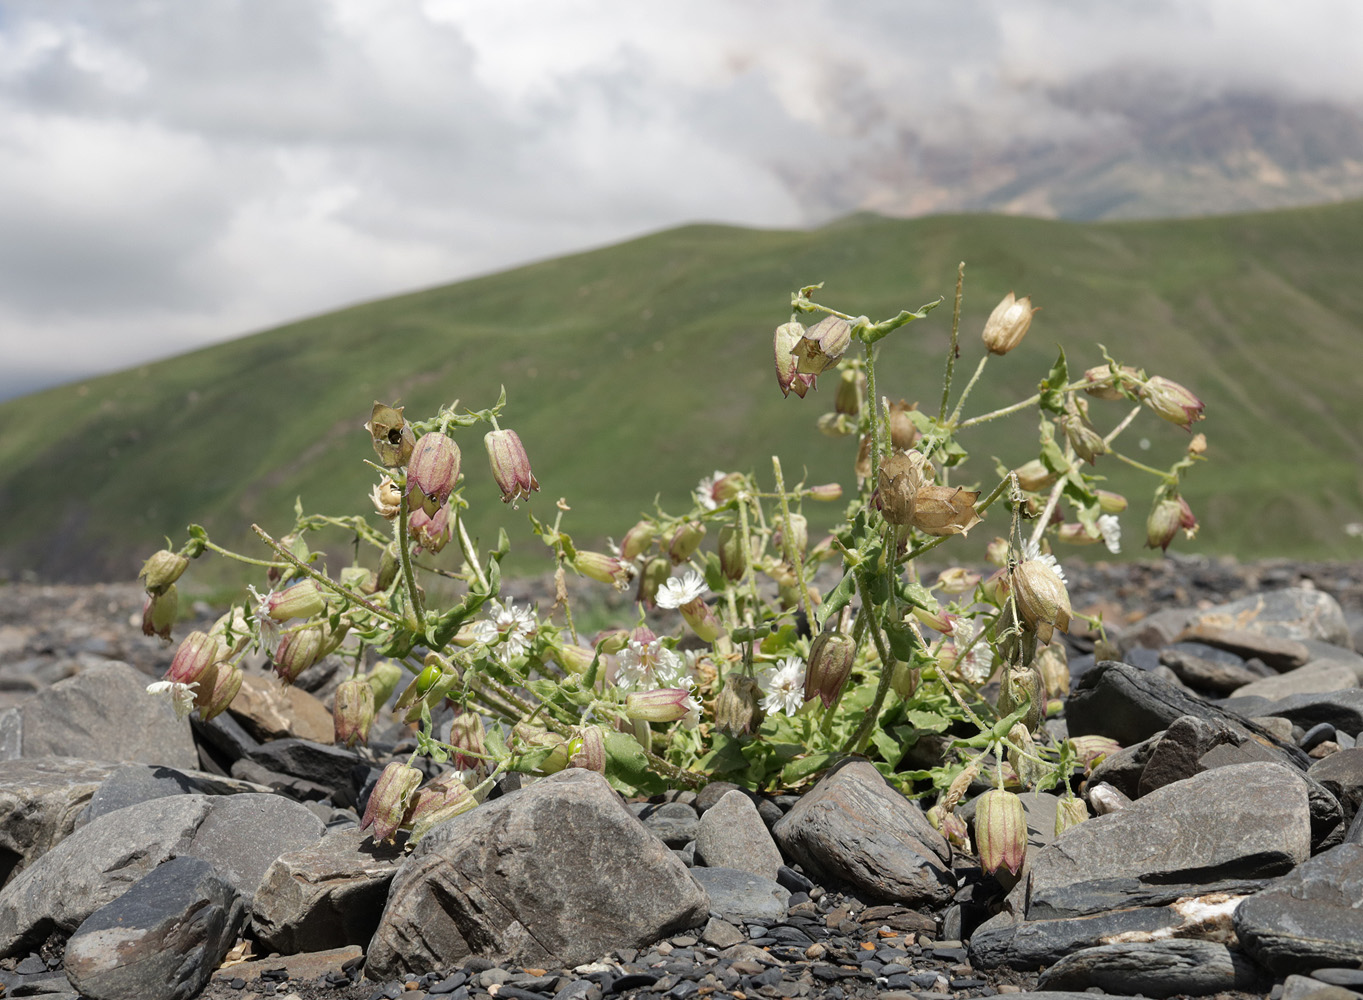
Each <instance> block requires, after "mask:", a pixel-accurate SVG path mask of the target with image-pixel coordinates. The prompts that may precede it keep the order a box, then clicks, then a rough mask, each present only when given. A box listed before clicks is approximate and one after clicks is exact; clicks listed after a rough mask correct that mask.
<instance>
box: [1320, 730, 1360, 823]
mask: <svg viewBox="0 0 1363 1000" xmlns="http://www.w3.org/2000/svg"><path fill="white" fill-rule="evenodd" d="M1306 773H1307V774H1308V775H1310V776H1311V777H1312V778H1314V779H1315V780H1316V781H1319V782H1320V783H1321V784H1322V785H1324V786H1325V788H1326V789H1327V790H1328V791H1329V792H1330V794H1331V795H1333V796H1334V797H1335V799H1336V800H1337V801H1338V802H1339V804H1340V807H1341V808H1342V809H1343V814H1344V822H1345V823H1346V824H1347V823H1351V822H1353V818H1354V816H1356V815H1357V814H1358V807H1359V806H1360V805H1363V748H1359V747H1354V748H1351V749H1349V750H1341V751H1340V752H1339V753H1332V754H1330V756H1328V757H1326V758H1324V759H1322V760H1318V761H1316V762H1315V763H1314V764H1312V765H1311V769H1310V770H1309V771H1307V772H1306Z"/></svg>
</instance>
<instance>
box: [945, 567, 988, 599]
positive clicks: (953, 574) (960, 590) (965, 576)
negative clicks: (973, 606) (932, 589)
mask: <svg viewBox="0 0 1363 1000" xmlns="http://www.w3.org/2000/svg"><path fill="white" fill-rule="evenodd" d="M979 583H980V574H978V573H975V572H972V571H971V570H968V569H966V568H964V567H963V566H952V567H951V568H950V569H944V570H942V572H940V573H938V574H937V583H936V584H935V586H936V588H937V589H938V590H940V591H941V592H942V593H944V594H953V595H955V594H968V593H970V592H971V591H972V590H974V589H975V588H976V587H977V586H979Z"/></svg>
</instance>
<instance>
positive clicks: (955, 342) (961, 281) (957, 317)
mask: <svg viewBox="0 0 1363 1000" xmlns="http://www.w3.org/2000/svg"><path fill="white" fill-rule="evenodd" d="M964 285H965V261H961V262H960V264H958V265H957V266H956V305H955V308H953V309H952V311H951V346H950V347H948V348H947V374H946V378H945V379H944V380H943V382H942V408H941V410H939V411H938V414H937V422H938V423H940V424H944V423H946V420H947V403H948V401H949V400H950V399H951V376H952V373H953V372H955V370H956V355H957V354H958V353H959V349H960V333H961V292H962V289H963V286H964Z"/></svg>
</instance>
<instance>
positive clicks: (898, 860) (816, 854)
mask: <svg viewBox="0 0 1363 1000" xmlns="http://www.w3.org/2000/svg"><path fill="white" fill-rule="evenodd" d="M772 835H773V837H775V839H776V843H777V845H778V846H779V847H780V848H781V853H782V854H783V855H784V856H785V857H786V859H787V860H789V861H790V862H791V863H792V864H796V863H798V864H800V865H802V866H803V867H804V869H805V871H806V872H807V873H809V874H810V875H811V876H812V877H814V878H823V879H834V880H838V881H842V882H847V883H850V884H851V885H853V886H855V887H856V888H857V889H859V890H861V891H863V892H865V893H867V894H868V895H870V896H873V897H875V898H876V899H882V900H886V901H888V902H899V903H904V904H906V905H910V906H915V905H919V904H927V905H937V904H941V903H945V902H946V901H947V900H948V899H950V898H951V895H952V893H953V892H954V891H955V889H956V879H955V876H954V875H953V874H952V871H951V869H950V867H949V865H950V858H951V853H950V849H949V848H948V846H947V843H946V841H945V840H944V839H943V838H942V835H941V834H939V833H938V832H937V831H936V830H934V829H933V828H932V826H931V824H929V823H928V821H927V817H925V816H924V815H923V813H922V811H921V810H920V809H919V808H918V806H917V805H915V804H914V803H913V802H910V801H909V800H908V799H906V798H905V797H904V796H903V795H901V794H899V792H897V791H895V790H894V789H893V788H891V787H890V786H889V785H888V784H886V783H885V779H884V778H882V777H881V776H880V772H879V771H877V770H876V769H875V768H874V767H873V766H871V765H870V764H869V763H866V762H865V761H849V762H847V763H845V764H842V765H841V766H838V767H835V768H833V769H832V770H830V771H829V772H828V773H827V774H826V775H824V777H823V778H821V779H820V780H819V783H818V784H817V785H815V786H814V787H813V788H812V789H811V790H810V791H809V792H807V793H806V794H805V795H804V796H803V797H802V798H801V799H800V801H799V803H798V804H797V805H796V806H795V807H794V808H793V809H791V811H790V812H788V813H787V814H786V815H785V816H783V817H782V818H781V819H780V821H778V822H777V823H776V825H775V826H774V827H772Z"/></svg>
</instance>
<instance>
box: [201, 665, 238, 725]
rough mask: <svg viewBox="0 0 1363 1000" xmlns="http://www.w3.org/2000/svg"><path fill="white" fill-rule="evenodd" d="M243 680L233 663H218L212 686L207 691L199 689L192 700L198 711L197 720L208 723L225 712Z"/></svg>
mask: <svg viewBox="0 0 1363 1000" xmlns="http://www.w3.org/2000/svg"><path fill="white" fill-rule="evenodd" d="M243 679H244V675H243V674H242V672H241V667H239V666H237V665H236V664H235V663H226V662H220V663H219V664H218V669H217V673H216V676H215V677H214V678H213V686H212V687H211V688H209V689H204V688H200V690H199V693H198V695H197V696H196V698H195V700H194V701H195V704H196V705H197V706H198V709H199V718H200V719H202V720H203V721H204V722H208V721H209V720H210V719H212V718H213V717H214V716H215V715H221V714H222V713H223V712H225V711H226V710H227V706H228V705H230V704H232V699H233V698H235V697H236V696H237V692H239V691H240V690H241V682H242V680H243Z"/></svg>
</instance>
